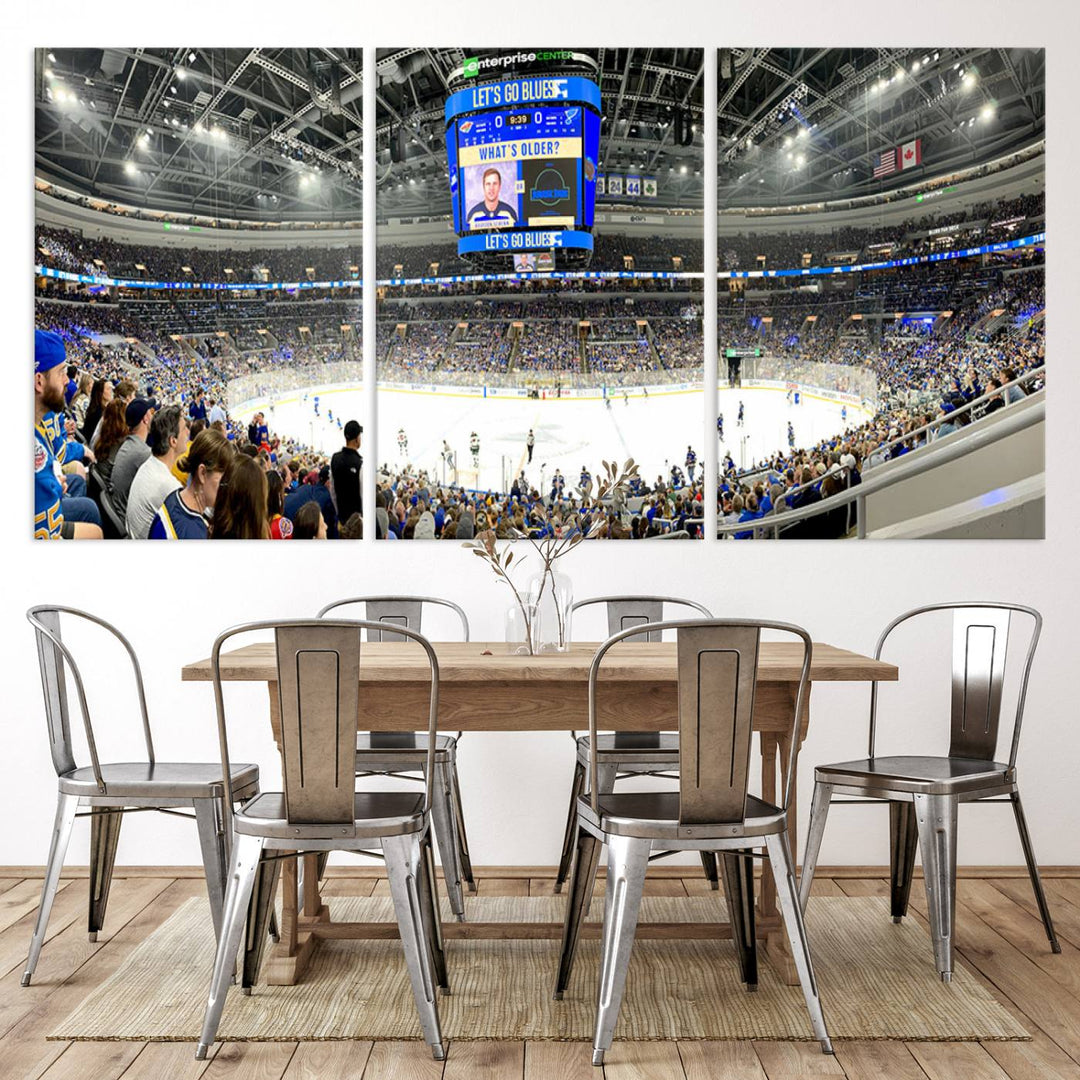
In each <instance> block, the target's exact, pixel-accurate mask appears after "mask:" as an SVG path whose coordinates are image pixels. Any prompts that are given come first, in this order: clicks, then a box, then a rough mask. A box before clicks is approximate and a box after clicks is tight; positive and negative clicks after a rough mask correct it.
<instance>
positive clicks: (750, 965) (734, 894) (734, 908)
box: [713, 851, 758, 990]
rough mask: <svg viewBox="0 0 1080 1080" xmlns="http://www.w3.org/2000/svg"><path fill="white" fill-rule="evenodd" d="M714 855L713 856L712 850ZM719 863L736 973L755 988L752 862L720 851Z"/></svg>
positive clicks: (755, 952)
mask: <svg viewBox="0 0 1080 1080" xmlns="http://www.w3.org/2000/svg"><path fill="white" fill-rule="evenodd" d="M746 854H747V855H749V854H750V853H749V852H747V853H746ZM713 857H714V859H715V854H714V855H713ZM720 863H721V865H722V866H723V870H724V898H725V899H726V900H727V908H728V916H729V918H730V920H731V939H732V941H734V943H735V951H736V953H737V954H738V957H739V974H740V976H741V977H742V981H743V982H744V983H746V989H747V990H756V989H757V986H758V966H757V937H756V935H755V932H754V863H753V860H751V859H750V858H746V857H743V856H742V855H741V854H740V853H739V852H736V851H722V852H721V853H720Z"/></svg>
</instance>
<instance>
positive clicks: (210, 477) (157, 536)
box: [150, 428, 233, 540]
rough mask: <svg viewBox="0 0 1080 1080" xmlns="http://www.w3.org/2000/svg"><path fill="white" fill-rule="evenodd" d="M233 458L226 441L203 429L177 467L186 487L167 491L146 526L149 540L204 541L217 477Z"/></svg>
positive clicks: (215, 492) (216, 433)
mask: <svg viewBox="0 0 1080 1080" xmlns="http://www.w3.org/2000/svg"><path fill="white" fill-rule="evenodd" d="M232 457H233V448H232V444H231V443H230V442H229V440H228V439H227V438H226V437H225V436H224V435H222V434H221V432H220V431H217V430H215V429H214V428H204V429H203V430H202V431H200V432H199V434H198V435H196V436H195V438H194V439H193V440H192V442H191V445H190V446H189V447H188V449H187V453H186V454H184V455H182V456H181V457H180V458H179V460H178V462H177V464H178V465H179V467H180V469H181V470H182V471H183V472H185V473H187V478H188V480H187V486H186V487H184V488H182V489H178V490H176V491H171V492H169V494H168V495H166V496H165V501H164V502H163V503H162V504H161V507H160V508H159V510H158V512H157V514H156V515H155V516H154V521H153V524H152V525H151V526H150V539H151V540H206V539H208V538H209V535H210V533H209V528H208V519H209V518H210V516H211V514H212V513H213V511H214V503H215V501H216V500H217V493H218V487H219V485H220V484H221V477H222V476H223V475H224V473H225V470H226V469H227V468H228V466H229V462H230V461H231V460H232Z"/></svg>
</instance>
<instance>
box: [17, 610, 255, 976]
mask: <svg viewBox="0 0 1080 1080" xmlns="http://www.w3.org/2000/svg"><path fill="white" fill-rule="evenodd" d="M61 615H67V616H71V617H73V618H78V619H83V620H86V621H87V622H90V623H94V624H95V625H97V626H100V627H102V628H103V629H104V630H106V631H108V632H109V633H110V634H112V635H113V636H114V637H115V638H116V639H117V640H118V641H119V642H120V643H121V644H122V645H123V647H124V649H125V650H126V651H127V654H128V657H129V658H130V660H131V666H132V669H133V671H134V674H135V688H136V690H137V692H138V697H139V708H140V711H141V713H142V724H143V738H144V740H145V744H146V760H145V761H125V762H118V763H107V762H102V761H101V760H100V757H99V755H98V750H97V742H96V740H95V738H94V729H93V725H92V723H91V720H90V708H89V705H88V704H87V700H86V691H85V689H84V685H83V678H82V673H81V672H80V671H79V666H78V664H76V662H75V658H74V656H73V655H72V653H71V650H70V649H69V648H68V647H67V645H65V644H64V641H63V638H62V635H61V629H60V622H61V619H60V617H61ZM26 617H27V619H29V621H30V624H31V625H32V626H33V627H34V634H35V637H36V639H37V652H38V663H39V665H40V668H41V685H42V690H43V691H44V695H45V720H46V722H47V724H48V728H49V748H50V750H51V752H52V760H53V767H54V768H55V769H56V776H57V788H58V791H57V798H56V820H55V822H54V824H53V832H52V842H51V844H50V846H49V861H48V864H47V865H46V868H45V883H44V885H43V886H42V889H41V905H40V907H39V908H38V915H37V921H36V922H35V924H34V935H33V937H32V938H31V941H30V955H29V957H28V959H27V961H26V971H25V972H24V973H23V977H22V985H23V986H29V985H30V980H31V978H32V977H33V974H34V969H35V968H36V967H37V962H38V957H39V956H40V955H41V946H42V944H43V943H44V941H45V931H46V928H47V927H48V923H49V915H50V913H51V912H52V906H53V899H54V897H55V896H56V888H57V884H58V882H59V880H60V871H61V869H62V868H63V865H64V856H65V855H66V853H67V847H68V841H69V840H70V839H71V827H72V825H73V824H74V821H75V818H76V817H86V816H89V817H90V911H89V926H88V930H89V934H90V940H91V941H96V940H97V935H98V931H99V930H100V929H101V928H102V926H103V925H104V922H105V908H106V906H107V904H108V901H109V886H110V884H111V883H112V875H113V866H114V865H115V862H116V846H117V843H118V841H119V839H120V825H121V823H122V822H123V819H124V814H129V813H135V812H136V811H146V810H159V811H161V812H162V813H164V814H174V815H176V816H177V817H188V818H190V815H189V814H184V813H181V812H180V808H182V807H187V808H190V809H192V810H194V812H195V821H196V824H197V826H198V830H199V844H200V846H201V847H202V859H203V867H204V868H205V870H206V890H207V892H208V893H209V896H210V912H211V915H212V917H213V921H214V932H215V933H219V932H220V929H221V919H222V908H223V903H224V898H225V869H226V866H227V865H228V843H229V837H228V830H227V828H226V822H225V820H224V814H223V807H224V806H225V805H227V804H225V803H224V802H223V801H222V800H223V799H224V797H225V793H226V790H228V792H229V797H230V798H234V799H236V800H238V801H244V800H246V799H250V798H253V797H254V796H255V795H257V794H258V793H259V767H258V766H257V765H243V764H237V765H233V766H232V773H231V775H230V777H229V780H228V782H227V783H225V784H223V783H222V773H221V766H220V765H219V764H218V763H217V762H211V763H208V764H203V763H195V762H162V761H157V760H156V758H155V756H154V742H153V737H152V735H151V733H150V720H149V717H148V715H147V708H146V692H145V690H144V688H143V678H142V671H141V669H140V667H139V660H138V657H137V656H136V655H135V650H134V649H133V648H132V647H131V644H130V643H129V642H128V640H127V638H126V637H124V635H123V634H121V633H120V631H119V630H117V629H116V628H115V627H114V626H111V625H110V624H109V623H107V622H105V620H104V619H100V618H98V617H97V616H96V615H91V614H90V613H89V612H86V611H79V610H78V609H76V608H70V607H61V606H57V605H52V604H43V605H38V606H36V607H32V608H31V609H30V610H29V611H28V612H27V613H26ZM65 621H66V620H65ZM65 665H66V667H67V669H68V671H70V673H71V677H72V679H73V680H74V682H75V692H76V694H77V696H78V699H79V709H80V711H81V712H82V720H83V729H84V731H85V733H86V743H87V749H88V751H89V756H90V764H89V765H83V766H79V765H78V764H77V763H76V760H75V749H74V746H73V744H72V738H71V725H70V718H69V712H68V696H67V678H66V676H65V670H64V669H65ZM80 807H87V808H88V810H89V812H88V814H85V813H84V814H80V813H78V810H79V808H80Z"/></svg>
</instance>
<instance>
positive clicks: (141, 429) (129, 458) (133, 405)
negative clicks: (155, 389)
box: [109, 398, 155, 517]
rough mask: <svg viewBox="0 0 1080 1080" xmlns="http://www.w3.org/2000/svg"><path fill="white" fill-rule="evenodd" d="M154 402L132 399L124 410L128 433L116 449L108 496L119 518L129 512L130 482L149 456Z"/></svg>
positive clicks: (144, 399)
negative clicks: (149, 437)
mask: <svg viewBox="0 0 1080 1080" xmlns="http://www.w3.org/2000/svg"><path fill="white" fill-rule="evenodd" d="M154 407H155V406H154V402H153V401H148V400H147V399H146V398H133V399H132V400H131V401H130V402H128V407H127V409H126V410H125V411H124V420H125V421H126V422H127V426H128V436H127V438H126V439H124V441H123V442H122V443H121V444H120V449H119V450H117V451H116V461H115V463H114V464H113V468H112V476H111V477H110V483H109V496H110V498H111V499H112V502H113V506H114V507H115V508H116V512H117V513H118V514H119V515H120V517H124V515H125V513H126V512H127V500H128V492H129V491H130V490H131V482H132V480H134V479H135V474H136V473H137V472H138V471H139V467H140V466H141V465H142V463H143V462H144V461H145V460H146V459H147V458H148V457H149V456H150V445H149V443H147V441H146V437H147V435H148V434H149V433H150V421H151V420H152V419H153V418H154Z"/></svg>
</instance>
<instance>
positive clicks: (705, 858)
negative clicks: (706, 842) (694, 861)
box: [701, 851, 720, 892]
mask: <svg viewBox="0 0 1080 1080" xmlns="http://www.w3.org/2000/svg"><path fill="white" fill-rule="evenodd" d="M701 868H702V870H704V871H705V880H706V881H708V883H709V887H710V888H711V889H712V890H713V891H714V892H716V891H717V890H718V889H719V888H720V871H719V869H718V868H717V865H716V852H715V851H703V852H702V853H701Z"/></svg>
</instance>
